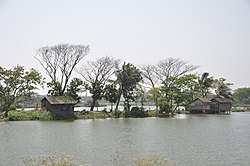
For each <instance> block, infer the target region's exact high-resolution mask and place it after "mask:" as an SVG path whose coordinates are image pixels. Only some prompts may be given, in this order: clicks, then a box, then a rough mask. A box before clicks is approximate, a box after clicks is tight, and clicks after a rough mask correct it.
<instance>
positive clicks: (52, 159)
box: [23, 155, 76, 166]
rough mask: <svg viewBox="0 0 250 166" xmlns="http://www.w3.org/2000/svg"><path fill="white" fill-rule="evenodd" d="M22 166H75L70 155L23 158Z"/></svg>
mask: <svg viewBox="0 0 250 166" xmlns="http://www.w3.org/2000/svg"><path fill="white" fill-rule="evenodd" d="M23 164H24V166H76V163H75V162H74V160H73V159H72V157H71V156H68V155H62V156H54V155H46V156H34V157H33V156H29V157H25V158H23Z"/></svg>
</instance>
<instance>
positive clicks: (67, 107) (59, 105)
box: [41, 96, 77, 117]
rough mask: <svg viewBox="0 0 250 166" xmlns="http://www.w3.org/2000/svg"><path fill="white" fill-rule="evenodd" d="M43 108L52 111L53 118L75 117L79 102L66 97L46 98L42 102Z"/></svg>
mask: <svg viewBox="0 0 250 166" xmlns="http://www.w3.org/2000/svg"><path fill="white" fill-rule="evenodd" d="M41 102H42V108H43V109H46V110H47V111H50V112H51V114H52V116H59V117H60V116H63V117H67V116H72V115H74V105H75V104H77V101H75V100H72V99H70V98H67V97H64V96H58V97H54V96H46V97H44V98H43V99H42V100H41Z"/></svg>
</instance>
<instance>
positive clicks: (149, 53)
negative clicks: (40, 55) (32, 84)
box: [0, 0, 250, 88]
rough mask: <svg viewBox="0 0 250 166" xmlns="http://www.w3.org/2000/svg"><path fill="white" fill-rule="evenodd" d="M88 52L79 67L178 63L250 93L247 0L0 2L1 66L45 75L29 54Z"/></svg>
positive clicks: (249, 40) (41, 0) (42, 0)
mask: <svg viewBox="0 0 250 166" xmlns="http://www.w3.org/2000/svg"><path fill="white" fill-rule="evenodd" d="M59 43H70V44H85V45H90V48H91V51H90V53H89V55H88V56H87V57H86V58H84V59H83V60H82V62H81V63H84V62H86V61H87V60H95V59H96V58H97V57H102V56H105V55H110V56H112V57H116V58H120V59H123V60H125V61H127V62H132V63H134V64H144V63H150V64H154V63H157V61H159V60H161V59H164V58H166V57H178V58H181V59H183V60H186V61H188V62H190V63H191V64H194V65H199V66H201V67H200V68H199V69H198V72H205V71H206V72H209V73H210V74H211V75H213V76H215V77H216V78H218V77H224V78H226V79H227V80H228V81H229V82H232V83H234V86H233V88H238V87H250V74H249V72H250V0H0V66H2V67H6V68H11V67H13V66H15V65H17V64H20V65H23V66H25V67H26V68H35V69H38V70H39V71H41V72H42V73H44V71H43V69H42V68H41V66H40V65H39V63H38V62H37V60H36V59H34V55H35V50H37V49H38V48H39V47H42V46H47V45H55V44H59Z"/></svg>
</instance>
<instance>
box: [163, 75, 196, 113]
mask: <svg viewBox="0 0 250 166" xmlns="http://www.w3.org/2000/svg"><path fill="white" fill-rule="evenodd" d="M196 80H197V77H196V75H194V74H187V75H183V76H180V77H172V76H171V77H169V78H167V79H166V80H165V81H163V85H162V87H161V89H160V91H161V94H162V98H161V99H160V101H159V105H160V108H161V111H165V112H172V113H173V112H175V110H176V108H177V107H178V106H180V105H183V106H186V105H189V104H190V103H191V102H192V101H193V100H194V98H196V97H197V96H198V94H199V86H198V83H197V81H196Z"/></svg>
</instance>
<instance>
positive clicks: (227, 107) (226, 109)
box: [219, 103, 231, 111]
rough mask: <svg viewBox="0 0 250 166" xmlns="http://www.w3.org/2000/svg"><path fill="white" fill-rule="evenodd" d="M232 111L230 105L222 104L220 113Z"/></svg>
mask: <svg viewBox="0 0 250 166" xmlns="http://www.w3.org/2000/svg"><path fill="white" fill-rule="evenodd" d="M230 109H231V104H229V103H220V104H219V110H220V111H229V110H230Z"/></svg>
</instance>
